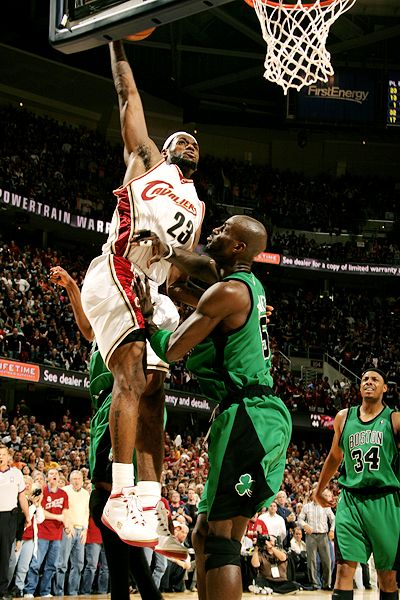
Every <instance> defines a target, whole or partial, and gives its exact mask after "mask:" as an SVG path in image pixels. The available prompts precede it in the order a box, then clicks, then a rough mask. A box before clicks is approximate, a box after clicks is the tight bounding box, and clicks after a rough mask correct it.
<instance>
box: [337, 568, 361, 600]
mask: <svg viewBox="0 0 400 600" xmlns="http://www.w3.org/2000/svg"><path fill="white" fill-rule="evenodd" d="M356 568H357V563H356V562H353V561H347V560H338V561H337V563H336V581H335V586H334V590H333V594H332V599H334V600H351V599H352V598H353V580H354V574H355V572H356Z"/></svg>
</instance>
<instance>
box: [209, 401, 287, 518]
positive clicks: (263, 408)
mask: <svg viewBox="0 0 400 600" xmlns="http://www.w3.org/2000/svg"><path fill="white" fill-rule="evenodd" d="M291 432H292V420H291V417H290V414H289V411H288V409H287V408H286V406H285V405H284V404H283V402H282V400H280V398H277V397H275V396H266V397H262V398H245V399H244V400H242V401H241V402H240V403H239V404H232V405H231V406H230V407H229V408H227V409H226V410H224V411H223V412H222V413H221V414H220V415H219V416H218V417H217V418H216V419H215V421H214V423H213V425H212V427H211V432H210V443H209V448H208V457H209V461H210V470H209V474H208V478H207V482H206V485H205V487H204V492H203V495H202V498H201V501H200V504H199V513H200V512H203V513H204V512H205V513H207V518H208V520H209V521H219V520H224V519H230V518H232V517H237V516H244V517H248V518H250V517H252V516H253V515H254V514H255V513H256V512H257V511H258V510H259V509H261V507H262V506H268V505H269V504H270V503H271V502H272V500H273V499H274V498H275V495H276V493H277V492H278V490H279V488H280V485H281V483H282V478H283V471H284V469H285V464H286V450H287V447H288V445H289V441H290V436H291Z"/></svg>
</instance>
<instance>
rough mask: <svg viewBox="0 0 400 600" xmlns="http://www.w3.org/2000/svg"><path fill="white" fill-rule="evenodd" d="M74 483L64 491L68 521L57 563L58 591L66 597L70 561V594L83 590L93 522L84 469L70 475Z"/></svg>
mask: <svg viewBox="0 0 400 600" xmlns="http://www.w3.org/2000/svg"><path fill="white" fill-rule="evenodd" d="M69 480H70V484H69V485H67V486H65V488H64V492H65V493H66V494H67V496H68V507H69V510H68V521H67V523H64V531H63V535H62V540H61V545H60V554H59V558H58V564H57V574H56V577H55V584H54V590H55V595H56V596H64V588H65V574H66V572H67V569H68V562H69V561H70V563H71V568H70V571H69V575H68V585H67V588H68V595H69V596H76V595H77V594H78V593H79V585H80V579H81V572H82V569H83V565H84V559H85V543H86V535H87V529H88V525H89V499H90V494H89V492H88V491H87V490H85V488H84V487H83V476H82V473H81V472H80V471H76V470H75V471H72V472H71V475H70V476H69Z"/></svg>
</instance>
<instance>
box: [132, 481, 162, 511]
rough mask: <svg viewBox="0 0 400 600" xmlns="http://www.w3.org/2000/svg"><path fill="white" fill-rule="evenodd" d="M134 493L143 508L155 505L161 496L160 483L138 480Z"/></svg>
mask: <svg viewBox="0 0 400 600" xmlns="http://www.w3.org/2000/svg"><path fill="white" fill-rule="evenodd" d="M136 495H137V496H139V498H140V502H141V503H142V506H143V507H144V508H149V507H155V506H156V504H157V502H158V501H159V500H160V498H161V483H158V481H139V482H138V484H137V486H136Z"/></svg>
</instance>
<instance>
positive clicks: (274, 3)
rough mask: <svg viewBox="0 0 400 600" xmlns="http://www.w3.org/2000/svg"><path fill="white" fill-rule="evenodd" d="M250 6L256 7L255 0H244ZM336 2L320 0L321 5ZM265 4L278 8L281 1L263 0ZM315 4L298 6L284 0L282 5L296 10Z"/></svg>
mask: <svg viewBox="0 0 400 600" xmlns="http://www.w3.org/2000/svg"><path fill="white" fill-rule="evenodd" d="M244 1H245V2H246V3H247V4H248V5H249V6H251V7H252V8H254V2H253V0H244ZM334 2H335V0H323V2H320V6H329V5H330V4H333V3H334ZM262 3H263V4H266V5H267V6H270V7H271V8H276V7H277V6H279V5H280V4H281V3H280V2H274V1H273V0H262ZM314 5H315V2H312V3H311V4H310V3H307V4H303V2H302V3H301V7H300V6H297V4H286V3H285V2H282V6H283V7H284V8H287V9H289V10H290V9H292V10H296V9H300V8H312V7H313V6H314Z"/></svg>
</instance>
